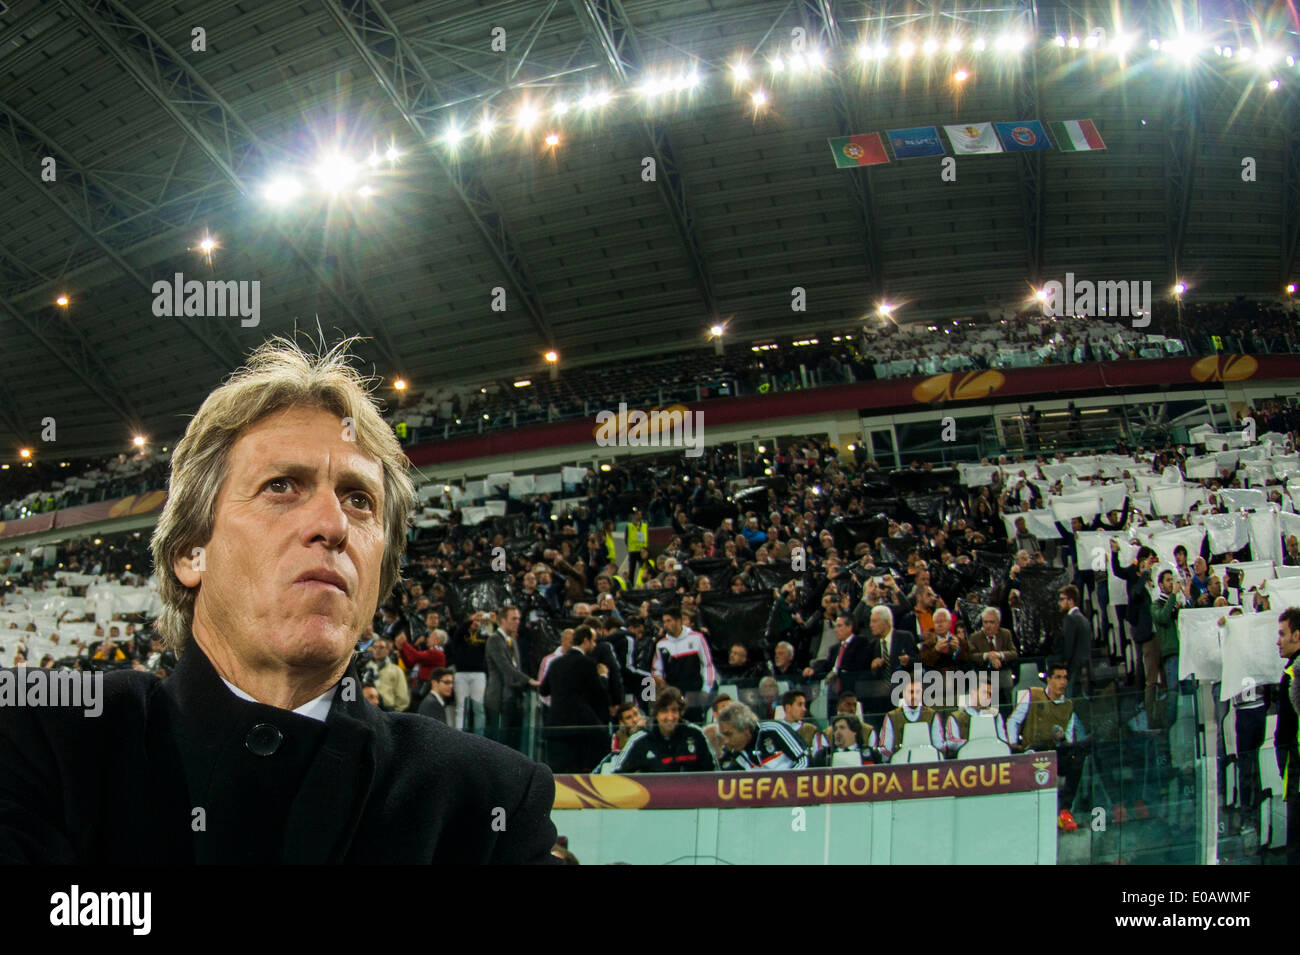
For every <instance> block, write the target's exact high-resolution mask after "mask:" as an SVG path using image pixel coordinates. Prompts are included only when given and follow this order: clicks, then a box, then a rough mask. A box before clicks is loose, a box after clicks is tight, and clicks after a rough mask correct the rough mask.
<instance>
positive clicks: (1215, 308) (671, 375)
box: [388, 299, 1300, 441]
mask: <svg viewBox="0 0 1300 955" xmlns="http://www.w3.org/2000/svg"><path fill="white" fill-rule="evenodd" d="M1144 318H1148V319H1149V320H1150V324H1149V325H1146V326H1144V327H1141V328H1134V327H1133V325H1132V320H1127V321H1120V320H1111V319H1107V318H1104V317H1073V316H1063V317H1060V318H1050V317H1045V316H1044V315H1043V314H1042V310H1041V308H1037V307H1035V308H1030V309H1026V310H1023V311H1020V312H1017V313H1014V314H1011V313H1007V314H1006V315H1005V316H1004V317H994V316H992V315H987V316H978V317H973V318H961V319H956V320H949V321H944V322H940V323H934V324H930V323H925V322H920V323H905V322H904V323H899V322H895V321H874V322H872V323H868V324H865V325H863V326H861V327H860V328H858V329H856V330H854V331H845V332H842V333H829V334H822V335H820V336H809V337H806V338H803V339H800V342H801V343H802V344H799V345H786V344H781V345H779V346H778V345H777V343H775V342H771V341H769V342H762V343H745V344H734V345H728V346H727V347H726V348H725V350H724V353H723V354H722V355H715V354H712V353H701V352H700V351H694V352H683V353H680V354H677V355H673V356H665V357H659V358H655V359H653V360H627V361H622V362H618V363H614V364H611V365H596V366H584V367H579V368H574V369H571V370H561V371H560V372H559V374H558V375H557V377H556V378H555V380H551V379H550V378H549V377H547V376H542V377H536V378H532V379H529V384H528V385H527V386H526V387H522V388H519V387H515V385H514V382H515V381H516V380H523V379H501V380H494V381H490V382H487V383H485V384H482V385H478V386H475V387H465V386H461V387H455V386H447V387H444V388H441V389H438V390H436V391H431V392H425V393H424V394H422V395H419V396H414V395H413V396H411V397H410V398H409V399H408V400H406V401H405V402H404V404H403V406H402V407H400V408H398V409H397V410H395V411H394V412H393V413H391V414H390V415H389V416H388V418H389V420H390V421H392V422H393V423H394V424H395V425H397V424H399V423H404V424H405V427H406V432H407V436H408V438H409V439H410V440H412V441H418V440H425V439H427V438H430V437H438V436H452V435H457V434H467V433H474V432H480V431H490V430H496V429H500V428H511V427H518V426H520V425H525V424H532V423H537V422H544V421H556V420H562V419H566V418H574V417H581V416H583V415H588V414H593V413H594V412H595V410H596V409H600V408H614V407H617V406H618V403H619V402H620V401H626V402H627V403H628V405H629V407H649V406H652V405H666V404H671V403H674V402H683V403H684V402H692V401H700V400H705V399H708V398H712V397H730V396H733V395H746V394H760V393H764V392H768V391H788V390H792V389H796V388H805V387H815V386H821V385H836V384H847V383H850V382H854V381H871V380H875V379H879V378H894V377H903V376H910V375H920V374H935V373H938V372H942V371H949V370H953V369H954V368H956V367H963V368H965V367H969V368H1000V367H1011V366H1019V365H1029V364H1033V365H1040V364H1066V363H1076V364H1077V363H1080V362H1094V361H1117V360H1128V359H1141V358H1157V357H1165V356H1169V355H1179V354H1189V355H1213V354H1217V353H1225V354H1265V353H1277V352H1284V353H1291V352H1294V351H1296V350H1297V348H1300V337H1298V336H1297V329H1296V315H1295V312H1294V311H1293V310H1291V309H1288V308H1284V307H1283V306H1281V305H1278V304H1272V303H1261V302H1250V301H1246V300H1245V299H1240V300H1237V301H1235V302H1229V303H1196V304H1189V305H1187V306H1185V307H1183V308H1182V309H1181V310H1180V309H1179V308H1178V307H1177V306H1176V305H1175V304H1174V303H1171V302H1166V301H1161V302H1157V303H1155V304H1154V305H1153V307H1152V309H1151V314H1150V315H1149V316H1144ZM949 365H952V367H948V366H949Z"/></svg>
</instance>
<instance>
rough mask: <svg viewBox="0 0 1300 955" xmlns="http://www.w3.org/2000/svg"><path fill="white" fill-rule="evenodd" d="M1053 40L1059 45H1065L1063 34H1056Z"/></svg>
mask: <svg viewBox="0 0 1300 955" xmlns="http://www.w3.org/2000/svg"><path fill="white" fill-rule="evenodd" d="M1052 42H1053V43H1055V44H1056V45H1057V46H1065V37H1063V36H1062V35H1061V34H1059V33H1058V34H1056V39H1055V40H1053V41H1052Z"/></svg>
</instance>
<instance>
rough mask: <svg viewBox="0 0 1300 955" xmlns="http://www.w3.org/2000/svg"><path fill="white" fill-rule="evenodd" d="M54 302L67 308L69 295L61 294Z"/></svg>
mask: <svg viewBox="0 0 1300 955" xmlns="http://www.w3.org/2000/svg"><path fill="white" fill-rule="evenodd" d="M54 304H55V305H59V306H62V307H63V308H67V307H68V296H66V295H60V296H59V297H58V298H56V299H55V300H54Z"/></svg>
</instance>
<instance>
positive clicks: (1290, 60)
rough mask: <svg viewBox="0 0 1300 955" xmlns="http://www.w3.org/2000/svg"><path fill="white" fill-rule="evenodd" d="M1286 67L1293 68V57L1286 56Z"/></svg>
mask: <svg viewBox="0 0 1300 955" xmlns="http://www.w3.org/2000/svg"><path fill="white" fill-rule="evenodd" d="M1286 65H1287V66H1295V57H1294V56H1288V57H1287V58H1286Z"/></svg>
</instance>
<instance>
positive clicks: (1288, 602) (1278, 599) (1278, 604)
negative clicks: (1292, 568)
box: [1263, 576, 1300, 617]
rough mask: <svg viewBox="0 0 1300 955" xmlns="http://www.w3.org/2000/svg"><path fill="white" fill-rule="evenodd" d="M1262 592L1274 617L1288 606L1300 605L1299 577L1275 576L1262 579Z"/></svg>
mask: <svg viewBox="0 0 1300 955" xmlns="http://www.w3.org/2000/svg"><path fill="white" fill-rule="evenodd" d="M1263 589H1264V593H1265V594H1267V595H1268V604H1269V607H1271V608H1272V611H1273V616H1274V617H1276V616H1277V615H1278V614H1279V613H1281V612H1282V611H1283V610H1286V609H1287V608H1288V607H1300V577H1290V576H1288V577H1276V578H1274V579H1273V580H1266V581H1264V588H1263Z"/></svg>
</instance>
